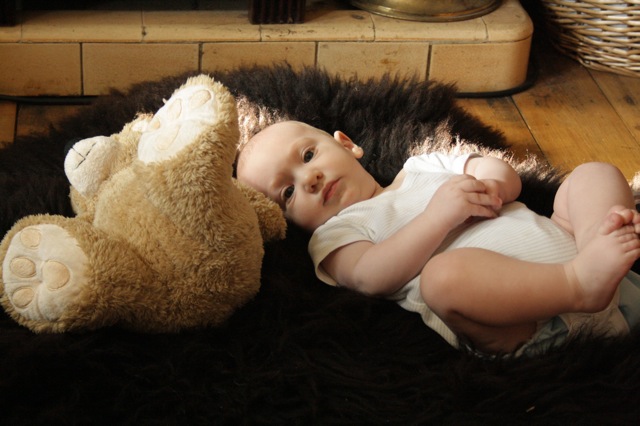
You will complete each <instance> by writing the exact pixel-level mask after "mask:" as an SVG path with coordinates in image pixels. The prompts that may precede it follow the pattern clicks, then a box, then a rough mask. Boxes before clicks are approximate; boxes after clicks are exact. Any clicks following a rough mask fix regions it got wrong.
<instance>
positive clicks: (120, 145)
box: [0, 76, 285, 332]
mask: <svg viewBox="0 0 640 426" xmlns="http://www.w3.org/2000/svg"><path fill="white" fill-rule="evenodd" d="M185 89H186V90H185ZM191 89H193V90H194V91H195V92H194V93H195V95H193V96H192V97H187V96H186V95H181V94H180V93H185V92H188V90H191ZM189 93H191V92H189ZM180 96H182V98H180ZM189 96H191V95H189ZM174 98H176V99H178V101H175V100H174ZM210 98H213V99H214V102H208V103H206V105H205V106H206V108H211V110H212V111H215V114H210V115H213V116H215V120H214V121H215V122H206V123H204V124H203V123H201V122H198V121H197V117H196V118H194V120H196V122H195V125H194V124H192V121H188V122H184V123H179V124H180V126H181V127H180V126H178V128H179V129H180V132H183V133H180V135H182V134H188V135H190V134H191V133H189V132H190V131H191V129H193V128H196V129H199V130H198V131H197V134H196V135H195V137H194V138H193V140H187V142H188V145H187V146H185V147H183V148H181V149H180V150H178V151H177V152H176V153H175V154H173V155H170V156H169V157H168V158H163V159H161V160H151V161H149V160H144V161H143V160H141V158H143V157H144V155H145V154H144V153H143V154H140V153H141V152H143V150H142V148H140V149H139V147H141V146H142V143H141V140H143V139H144V138H146V140H147V142H151V143H152V144H155V143H157V141H156V140H155V139H158V140H160V139H162V138H165V139H166V138H168V139H169V140H171V141H172V140H173V139H171V138H172V137H173V136H171V135H170V137H169V136H166V135H167V134H169V133H171V131H170V130H166V129H168V128H170V127H171V126H170V125H172V122H171V120H172V114H174V113H173V112H172V111H171V108H174V109H176V108H177V109H178V110H179V109H180V108H183V109H184V110H186V109H187V108H192V106H193V105H196V107H197V106H198V105H199V104H200V103H201V101H202V102H204V101H205V100H208V99H210ZM176 105H177V106H176ZM163 108H164V109H165V111H164V112H162V113H161V111H163V110H160V111H159V112H158V113H157V114H156V117H159V118H153V117H145V116H141V117H139V118H138V119H136V120H135V121H134V122H132V123H129V124H128V125H126V126H125V127H124V129H123V130H122V131H121V132H120V133H119V134H117V135H113V136H112V139H113V140H115V141H116V142H117V144H116V145H115V146H116V148H115V149H117V150H118V152H117V156H116V160H115V161H112V162H110V163H109V164H108V165H105V166H104V167H107V168H108V171H109V176H108V178H107V179H106V180H104V181H103V182H102V183H101V184H100V186H99V188H98V190H97V191H96V192H95V193H91V194H83V193H81V191H78V190H76V189H75V188H72V190H71V198H72V202H73V205H74V208H75V209H76V211H77V217H75V218H64V217H61V216H48V215H39V216H29V217H26V218H24V219H22V220H20V221H18V222H17V223H16V225H15V226H14V227H13V228H12V229H11V230H10V231H9V233H8V234H7V235H6V236H5V238H4V240H3V241H2V243H1V244H0V258H2V259H3V279H2V282H0V284H1V285H2V287H1V288H0V290H2V299H1V302H2V305H3V307H4V309H5V310H6V311H7V312H8V313H9V314H10V315H11V317H13V318H14V319H15V320H16V321H18V322H19V323H21V324H23V325H25V326H27V327H29V328H30V329H32V330H34V331H36V332H41V331H52V332H63V331H69V330H87V329H95V328H98V327H104V326H108V325H120V326H124V327H127V328H131V329H135V330H139V331H145V332H164V331H178V330H181V329H186V328H194V327H204V326H215V325H219V324H221V323H222V322H224V321H225V320H226V319H227V318H228V317H229V315H230V314H231V313H233V312H234V310H236V309H237V308H238V307H239V306H241V305H242V304H244V303H246V302H247V301H248V300H250V299H251V298H252V297H253V296H254V295H255V294H256V293H257V291H258V289H259V286H260V269H261V263H262V257H263V253H264V252H263V241H264V240H268V239H276V238H283V237H284V232H285V222H284V218H283V216H282V213H281V211H280V210H279V208H278V207H277V206H276V205H275V204H273V203H272V202H270V201H269V200H267V199H266V198H265V197H263V196H262V195H261V194H258V193H256V192H255V191H252V190H251V189H249V188H246V187H240V186H239V185H238V184H237V183H236V182H235V181H234V180H233V179H232V177H231V176H232V163H233V161H234V156H235V149H236V145H237V143H238V139H239V131H238V118H237V112H236V104H235V100H234V99H233V97H232V96H231V94H230V93H229V92H228V91H227V90H226V88H225V87H224V86H222V85H221V84H219V83H217V82H213V81H212V80H211V79H210V78H209V77H207V76H198V77H193V78H190V79H189V80H188V81H187V82H186V83H185V84H184V85H183V86H182V87H181V88H179V89H178V90H177V91H176V92H175V93H174V95H173V96H172V98H171V99H169V100H168V101H167V103H166V105H165V107H163ZM194 108H195V107H194ZM180 111H181V110H180ZM163 114H164V115H163ZM167 117H168V118H167ZM188 118H189V117H188ZM207 119H208V116H207ZM181 120H182V118H181ZM205 121H206V120H205ZM167 122H168V123H169V126H168V125H167ZM154 126H156V127H157V126H160V128H161V130H160V131H161V132H163V133H162V134H160V136H155V135H156V133H153V131H154ZM149 129H150V130H149ZM145 133H146V135H145ZM180 135H179V136H180ZM180 137H183V136H180ZM178 139H179V138H178ZM183 139H184V137H183ZM160 142H162V141H160ZM158 151H161V149H158ZM154 152H155V151H154ZM84 155H86V156H87V157H89V155H90V154H84ZM72 182H73V180H72ZM44 225H56V227H57V228H55V229H62V234H63V235H68V238H67V237H65V238H67V239H64V238H63V240H64V241H67V240H70V241H75V243H73V244H76V245H77V247H79V249H80V250H81V251H82V252H83V253H84V255H86V262H84V263H81V265H80V266H79V267H77V268H74V267H73V266H72V265H73V263H72V260H68V259H67V258H69V257H70V256H72V254H73V253H75V251H74V250H75V249H74V248H72V247H70V246H67V245H65V244H62V243H59V241H54V242H51V243H50V242H49V241H47V238H50V237H51V235H54V234H55V235H57V232H58V231H51V230H50V228H49V227H47V226H44ZM26 229H29V230H31V231H33V232H32V234H33V235H39V238H41V239H42V242H41V243H40V244H39V245H38V247H36V250H35V252H34V253H35V254H32V253H31V252H30V250H31V249H30V248H29V247H28V244H27V247H26V248H24V247H22V246H21V244H23V243H21V241H22V240H27V239H26V238H24V236H25V235H27V232H24V231H25V230H26ZM51 229H53V228H51ZM58 238H59V237H58ZM47 244H49V246H51V247H52V248H46V247H45V246H47ZM73 244H71V245H73ZM78 257H80V258H82V256H75V258H78ZM25 259H26V260H25ZM55 262H58V263H55ZM60 263H61V264H63V265H65V266H64V267H62V268H60V267H59V264H60ZM21 265H26V266H21ZM32 265H33V268H32ZM51 265H53V266H55V267H53V266H51ZM65 267H66V269H67V271H68V273H67V272H65ZM20 268H22V269H20ZM56 268H58V269H56ZM32 269H33V274H31V270H32ZM25 271H26V272H25ZM51 271H54V272H51ZM60 271H62V272H60ZM52 274H53V275H52ZM55 274H58V275H55ZM51 277H53V278H51ZM79 277H80V278H79ZM65 280H66V281H65ZM58 287H60V289H58ZM25 304H26V305H28V306H23V305H25ZM39 304H40V305H42V307H40V305H39Z"/></svg>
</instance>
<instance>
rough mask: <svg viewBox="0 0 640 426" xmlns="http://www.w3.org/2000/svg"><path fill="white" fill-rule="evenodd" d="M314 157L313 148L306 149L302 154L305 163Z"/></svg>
mask: <svg viewBox="0 0 640 426" xmlns="http://www.w3.org/2000/svg"><path fill="white" fill-rule="evenodd" d="M312 158H313V151H311V150H309V151H305V153H304V154H303V155H302V160H303V161H304V162H305V163H308V162H309V161H311V159H312Z"/></svg>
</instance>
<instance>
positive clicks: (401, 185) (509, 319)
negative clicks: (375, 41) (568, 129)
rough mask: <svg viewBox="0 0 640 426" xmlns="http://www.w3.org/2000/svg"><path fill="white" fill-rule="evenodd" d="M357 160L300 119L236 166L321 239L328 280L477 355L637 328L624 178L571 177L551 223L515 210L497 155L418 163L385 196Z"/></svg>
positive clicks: (638, 229) (513, 180)
mask: <svg viewBox="0 0 640 426" xmlns="http://www.w3.org/2000/svg"><path fill="white" fill-rule="evenodd" d="M362 156H363V150H362V148H360V147H359V146H357V145H356V144H354V143H353V141H352V140H351V139H350V138H349V137H348V136H347V135H345V134H344V133H342V132H341V131H336V132H335V133H334V135H333V136H332V135H330V134H328V133H326V132H324V131H321V130H319V129H316V128H314V127H312V126H309V125H307V124H304V123H300V122H295V121H286V122H280V123H277V124H274V125H272V126H270V127H268V128H266V129H264V130H263V131H261V132H260V133H258V134H257V135H255V136H254V137H253V138H252V139H251V140H249V142H248V143H247V144H246V145H245V146H244V147H243V148H242V150H241V152H240V153H239V156H238V162H237V177H238V179H239V180H240V181H241V182H244V183H245V184H248V185H250V186H252V187H254V188H255V189H257V190H259V191H260V192H262V193H264V194H265V195H267V196H268V197H269V198H271V199H273V200H274V201H275V202H276V203H278V204H279V205H280V206H281V208H282V209H283V211H284V214H285V216H286V217H287V219H288V220H290V221H291V222H293V223H295V224H297V225H298V226H300V227H302V228H303V229H305V230H308V231H309V232H313V235H312V237H311V240H310V242H309V252H310V254H311V257H312V258H313V261H314V264H315V265H316V272H317V275H318V277H319V278H320V279H321V280H323V281H324V282H326V283H328V284H330V285H340V286H344V287H347V288H350V289H353V290H356V291H359V292H362V293H364V294H368V295H374V296H384V297H387V298H389V299H392V300H395V301H396V302H397V303H399V304H400V305H401V306H402V307H404V308H405V309H408V310H410V311H414V312H418V313H419V314H420V315H421V316H422V318H423V320H424V322H425V323H426V324H427V325H428V326H430V327H431V328H432V329H434V330H435V331H436V332H438V333H439V334H440V335H441V336H442V337H443V338H444V339H446V340H447V341H448V342H449V343H451V344H452V345H453V346H456V347H460V346H461V345H464V346H465V347H468V348H472V349H474V350H477V351H479V352H481V353H491V354H496V353H506V352H510V353H515V354H522V353H529V354H531V353H535V352H536V351H539V350H544V349H546V348H548V347H549V346H551V345H553V344H558V343H559V342H562V341H563V340H565V339H566V338H567V337H569V336H570V335H571V334H572V333H575V332H577V331H579V330H581V329H583V328H586V329H587V331H589V332H592V333H597V334H599V335H620V334H624V333H628V332H629V329H630V328H631V327H633V326H635V325H636V323H637V322H638V321H640V277H639V276H638V275H637V274H634V273H633V272H631V271H630V268H631V266H632V265H633V263H634V261H635V260H636V259H638V258H639V257H640V238H639V237H638V234H639V233H640V215H639V214H638V212H637V211H636V210H635V207H634V202H633V196H632V193H631V190H630V188H629V185H628V183H627V181H626V179H625V178H624V176H623V175H622V173H621V172H620V171H619V170H618V169H617V168H615V167H613V166H611V165H608V164H604V163H588V164H584V165H582V166H579V167H578V168H576V169H575V170H574V171H573V172H572V173H571V174H570V175H569V176H568V177H567V178H566V179H565V181H564V182H563V183H562V185H561V186H560V188H559V190H558V192H557V194H556V197H555V200H554V213H553V215H552V217H551V218H550V219H549V218H546V217H542V216H539V215H537V214H535V213H534V212H532V211H531V210H529V209H527V208H526V206H524V205H523V204H521V203H519V202H516V201H515V200H516V198H517V197H518V195H519V194H520V190H521V182H520V178H519V176H518V174H517V173H516V172H515V170H514V169H513V168H512V167H511V166H510V165H509V164H508V163H506V162H505V161H503V160H501V159H498V158H494V157H481V156H479V155H473V154H472V155H463V156H449V155H444V154H435V153H434V154H428V155H421V156H416V157H412V158H410V159H409V160H408V161H407V162H406V163H405V166H404V168H403V170H402V171H401V172H400V173H399V174H398V175H397V176H396V178H395V180H394V181H393V182H392V183H391V184H390V185H389V186H387V187H384V188H383V187H382V186H380V185H379V184H378V183H377V182H376V180H375V179H374V178H373V176H371V175H370V174H369V173H368V172H367V171H366V170H365V169H364V168H363V167H362V165H361V164H360V162H359V161H358V159H360V158H361V157H362ZM623 307H624V308H623ZM634 310H635V311H634Z"/></svg>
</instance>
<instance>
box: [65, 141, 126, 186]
mask: <svg viewBox="0 0 640 426" xmlns="http://www.w3.org/2000/svg"><path fill="white" fill-rule="evenodd" d="M117 153H118V143H117V142H116V141H115V140H113V139H112V138H110V137H107V136H96V137H93V138H88V139H83V140H81V141H79V142H76V143H75V144H74V145H73V147H72V148H71V150H69V152H68V153H67V157H66V158H65V160H64V171H65V173H66V175H67V178H68V179H69V182H70V183H71V185H73V187H74V188H75V189H76V190H77V191H78V192H80V194H82V195H84V196H85V197H89V196H91V195H93V194H95V193H96V191H97V190H98V187H99V186H100V184H101V183H102V182H104V181H105V180H106V179H107V178H108V177H109V175H110V174H111V166H112V165H113V163H114V161H115V159H116V156H117Z"/></svg>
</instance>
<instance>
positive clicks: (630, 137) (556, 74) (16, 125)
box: [0, 43, 640, 179]
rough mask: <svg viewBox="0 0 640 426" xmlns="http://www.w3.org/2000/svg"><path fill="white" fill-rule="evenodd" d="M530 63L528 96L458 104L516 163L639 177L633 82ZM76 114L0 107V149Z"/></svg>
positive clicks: (550, 61) (562, 64)
mask: <svg viewBox="0 0 640 426" xmlns="http://www.w3.org/2000/svg"><path fill="white" fill-rule="evenodd" d="M533 58H534V59H533V61H535V63H536V64H537V65H538V67H537V68H538V73H539V76H538V78H537V80H536V82H535V84H534V85H533V87H531V88H530V89H528V90H526V91H524V92H521V93H518V94H515V95H513V96H507V97H500V98H483V99H460V101H459V102H460V104H461V105H462V106H463V107H465V108H466V109H468V110H469V111H470V112H472V113H474V114H476V115H478V116H479V117H481V118H482V119H483V120H484V121H485V122H487V123H488V124H491V125H493V126H495V127H496V128H498V129H500V130H501V131H503V132H504V133H505V135H506V136H507V138H508V140H509V141H510V143H511V144H512V146H513V150H514V152H515V153H516V155H517V156H518V157H524V156H525V155H527V154H533V155H538V156H542V157H544V158H546V159H547V161H549V162H550V163H551V164H552V165H554V166H556V167H559V168H562V169H565V170H570V169H572V168H574V167H575V166H577V165H578V164H580V163H583V162H586V161H606V162H610V163H613V164H616V165H617V166H618V167H620V168H621V169H622V171H623V172H624V174H625V176H626V177H627V178H628V179H631V178H632V177H633V175H634V174H635V173H636V172H637V171H640V79H639V78H633V77H623V76H619V75H616V74H611V73H606V72H599V71H592V70H589V69H587V68H585V67H583V66H582V65H580V64H578V63H577V62H575V61H573V60H571V59H569V58H567V57H565V56H563V55H561V54H559V53H557V52H556V51H555V50H554V49H552V48H550V47H549V46H548V45H546V44H544V43H536V45H535V48H534V56H533ZM78 108H82V107H80V106H39V105H16V104H14V103H11V102H0V144H2V142H1V141H6V142H5V143H10V141H12V140H14V138H15V137H16V135H22V134H25V133H28V132H32V131H38V130H40V129H45V128H47V126H49V125H50V124H54V125H55V123H56V122H57V121H58V120H59V119H60V118H61V117H63V116H65V115H66V114H69V113H71V112H73V111H76V110H77V109H78ZM0 146H1V145H0Z"/></svg>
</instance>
